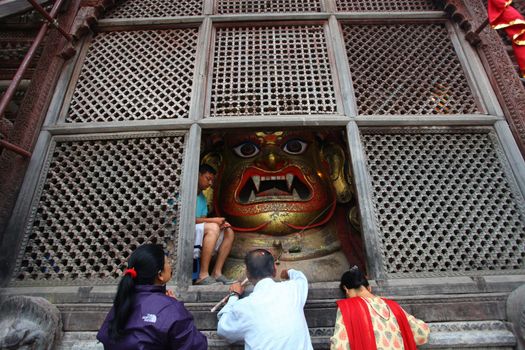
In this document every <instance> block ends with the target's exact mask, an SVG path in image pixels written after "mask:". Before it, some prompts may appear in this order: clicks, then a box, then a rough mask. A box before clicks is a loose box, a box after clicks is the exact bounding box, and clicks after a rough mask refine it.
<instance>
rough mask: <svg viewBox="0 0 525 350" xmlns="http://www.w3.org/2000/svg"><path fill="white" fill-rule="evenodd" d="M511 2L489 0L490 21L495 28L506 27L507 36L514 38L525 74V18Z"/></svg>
mask: <svg viewBox="0 0 525 350" xmlns="http://www.w3.org/2000/svg"><path fill="white" fill-rule="evenodd" d="M511 3H512V0H489V3H488V15H489V22H490V25H491V26H492V27H493V28H494V29H505V32H506V33H507V36H508V37H509V38H510V39H511V40H512V48H513V49H514V54H515V55H516V60H517V61H518V65H519V66H520V70H521V74H522V75H523V76H525V19H524V18H523V16H522V15H521V14H520V13H519V12H518V11H517V10H516V9H515V8H514V7H512V6H510V4H511Z"/></svg>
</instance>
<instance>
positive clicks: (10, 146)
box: [0, 140, 31, 158]
mask: <svg viewBox="0 0 525 350" xmlns="http://www.w3.org/2000/svg"><path fill="white" fill-rule="evenodd" d="M0 147H3V148H5V149H8V150H10V151H13V152H15V153H18V154H20V155H22V156H24V157H26V158H30V157H31V152H28V151H26V150H25V149H23V148H22V147H19V146H17V145H13V144H12V143H10V142H7V141H6V140H0Z"/></svg>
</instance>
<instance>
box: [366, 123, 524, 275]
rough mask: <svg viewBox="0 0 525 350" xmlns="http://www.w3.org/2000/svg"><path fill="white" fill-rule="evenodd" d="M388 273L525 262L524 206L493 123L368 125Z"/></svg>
mask: <svg viewBox="0 0 525 350" xmlns="http://www.w3.org/2000/svg"><path fill="white" fill-rule="evenodd" d="M362 140H363V143H364V146H365V151H366V158H367V163H368V168H369V172H370V175H371V178H372V187H373V196H374V202H375V211H376V215H377V221H378V225H379V228H380V235H381V239H382V254H383V257H384V264H385V266H384V269H385V271H387V273H391V274H399V273H421V272H423V273H425V272H426V273H438V272H458V271H459V272H464V271H476V270H481V271H490V270H513V269H521V270H523V269H525V250H524V249H523V247H524V244H525V217H524V215H525V209H524V205H523V200H522V198H521V195H520V194H519V191H518V190H517V188H516V187H517V186H516V185H515V184H514V181H513V180H509V177H508V176H507V175H506V172H505V171H504V169H505V167H506V165H505V163H504V162H503V161H502V159H503V158H504V155H503V154H502V153H501V151H499V150H498V147H499V146H498V141H497V136H496V135H495V133H494V132H492V131H489V130H488V129H470V130H469V129H466V130H457V131H456V132H454V131H452V130H436V129H434V130H427V131H426V132H425V131H424V130H421V129H420V130H412V131H410V130H405V131H400V130H397V132H396V131H394V130H390V131H387V130H383V131H378V130H374V129H368V130H367V129H364V130H363V134H362Z"/></svg>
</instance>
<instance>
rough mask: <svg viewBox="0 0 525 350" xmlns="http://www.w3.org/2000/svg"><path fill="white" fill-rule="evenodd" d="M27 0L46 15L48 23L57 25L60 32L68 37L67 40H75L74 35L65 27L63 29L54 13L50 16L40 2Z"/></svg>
mask: <svg viewBox="0 0 525 350" xmlns="http://www.w3.org/2000/svg"><path fill="white" fill-rule="evenodd" d="M27 1H29V2H30V3H31V5H33V7H34V8H35V10H37V11H38V12H39V13H40V14H41V15H42V16H44V18H45V19H46V20H47V21H48V23H49V24H51V25H52V26H53V27H55V28H56V29H57V30H58V31H59V32H60V34H62V35H63V36H64V37H65V38H66V39H67V41H69V42H71V41H72V40H73V37H72V36H71V35H70V34H69V33H67V32H66V31H65V30H64V29H62V27H61V26H60V25H59V24H58V21H57V20H56V18H55V16H54V15H53V16H50V15H49V14H48V13H47V11H46V10H44V8H43V7H42V6H40V4H39V3H38V2H36V1H35V0H27Z"/></svg>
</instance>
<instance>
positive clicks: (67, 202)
mask: <svg viewBox="0 0 525 350" xmlns="http://www.w3.org/2000/svg"><path fill="white" fill-rule="evenodd" d="M129 137H130V138H109V137H107V138H106V139H98V140H89V139H88V140H69V141H60V142H57V143H56V146H55V147H54V148H52V149H51V151H50V152H51V154H50V158H51V159H50V160H49V163H48V164H47V167H48V171H47V177H46V178H45V179H44V182H43V183H42V184H41V186H42V187H41V190H40V191H41V194H40V197H39V200H38V203H37V204H36V205H35V211H34V213H33V215H32V225H31V226H30V231H29V232H27V233H26V235H25V237H24V248H23V249H22V250H21V254H20V256H19V258H18V261H17V273H16V274H15V276H14V281H13V282H15V283H17V282H18V283H27V282H40V283H41V282H42V281H52V282H58V283H62V282H63V283H68V282H76V283H78V282H82V281H87V282H88V283H90V284H92V283H114V282H115V280H116V279H118V278H119V277H120V276H121V274H122V268H123V267H124V264H125V261H126V259H127V257H128V256H129V255H130V254H131V252H132V251H133V250H134V249H135V248H136V247H138V246H139V245H141V244H142V243H148V242H150V243H160V244H163V245H165V247H166V248H168V250H169V251H171V252H174V251H175V250H176V236H177V232H178V225H177V224H176V222H175V224H173V223H172V220H173V219H177V215H178V212H177V213H175V212H174V211H173V210H172V209H171V208H172V207H171V206H170V205H169V200H170V199H173V198H175V197H177V193H178V191H179V187H180V181H181V172H182V170H181V169H182V161H183V158H184V142H185V136H184V135H183V134H182V133H175V132H171V133H168V134H166V133H164V134H163V135H162V136H160V135H159V134H150V135H144V134H143V135H142V136H141V135H134V136H129Z"/></svg>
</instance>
